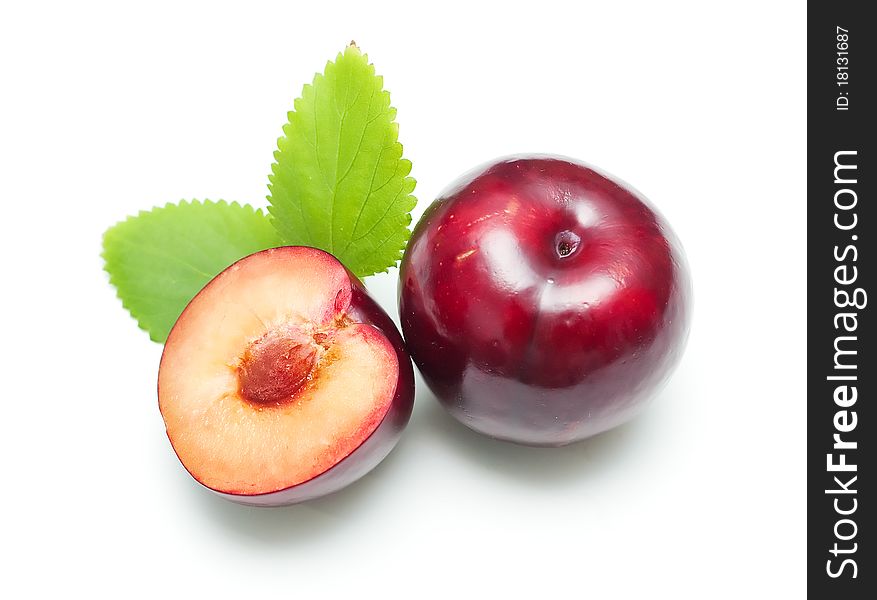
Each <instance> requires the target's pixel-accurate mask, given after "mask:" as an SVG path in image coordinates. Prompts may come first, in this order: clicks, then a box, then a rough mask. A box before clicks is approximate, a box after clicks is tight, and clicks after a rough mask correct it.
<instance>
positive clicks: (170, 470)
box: [0, 0, 806, 599]
mask: <svg viewBox="0 0 877 600" xmlns="http://www.w3.org/2000/svg"><path fill="white" fill-rule="evenodd" d="M10 4H11V3H10ZM245 4H246V8H245V7H244V6H245ZM421 4H422V7H418V3H415V2H400V3H386V2H385V3H381V2H371V1H365V0H362V1H359V2H325V3H323V2H309V3H293V2H286V3H278V4H275V5H256V3H240V5H239V6H237V7H234V8H232V7H225V6H220V5H219V4H217V3H205V4H203V5H196V4H183V3H179V2H174V3H170V4H168V5H163V4H162V3H157V2H152V3H148V4H144V6H143V7H141V8H132V7H123V6H121V4H118V5H117V4H110V3H108V4H106V5H97V4H90V3H69V4H64V5H61V4H60V3H59V4H58V5H48V4H42V3H28V4H27V5H26V8H21V7H13V6H10V5H7V4H4V6H3V8H0V57H2V58H0V88H2V89H0V202H2V212H0V244H2V264H3V284H2V290H3V291H2V296H0V303H2V324H3V325H2V332H3V335H2V340H3V343H2V345H0V358H2V363H0V364H2V389H3V399H2V406H3V408H2V415H3V417H2V419H3V420H2V435H0V444H2V453H0V456H2V459H0V460H2V494H0V498H2V500H0V502H2V510H0V520H2V523H0V525H2V532H0V537H2V539H3V547H4V548H5V550H6V552H7V554H6V556H5V557H4V558H3V559H2V569H0V570H2V572H3V576H2V579H0V596H4V597H8V598H13V597H15V598H18V597H76V596H78V595H82V594H83V593H85V592H87V593H88V596H89V597H121V596H122V595H123V593H124V592H126V590H127V593H128V594H133V595H135V596H137V597H140V596H143V597H183V596H184V594H192V595H196V596H197V597H211V596H213V597H238V598H240V597H248V598H256V597H259V595H260V594H273V595H275V596H281V597H301V598H305V597H312V598H335V597H338V598H340V597H347V596H353V597H363V596H364V597H367V598H371V597H376V598H381V597H383V598H411V597H417V598H420V597H424V598H431V597H441V598H470V597H473V598H474V597H483V598H500V597H528V598H548V597H562V598H578V597H581V598H585V597H588V598H639V597H644V596H646V595H648V597H673V598H711V599H712V598H734V599H738V598H798V597H803V590H804V576H805V567H804V558H805V547H804V541H805V501H804V482H805V468H804V444H805V432H804V429H805V391H804V377H803V376H804V363H805V361H804V359H805V348H804V341H805V329H804V315H805V304H806V301H805V299H806V295H805V286H804V284H805V263H804V259H805V231H804V229H805V186H804V176H805V172H804V168H805V97H804V93H805V14H804V10H803V9H804V3H803V2H764V1H762V0H759V1H758V2H736V3H733V4H725V5H719V4H714V3H705V2H638V3H631V2H605V1H601V2H566V3H558V2H551V1H547V0H540V1H538V2H528V3H521V4H517V3H513V2H501V3H487V2H479V3H476V2H471V1H470V2H464V3H454V2H448V1H444V2H440V3H430V4H426V3H421ZM22 5H24V3H22ZM296 5H298V6H296ZM351 39H355V40H356V42H357V43H358V45H359V46H360V47H361V48H363V49H364V51H366V52H367V53H368V54H369V57H370V58H371V60H372V61H374V63H375V64H376V65H377V68H378V71H379V72H380V73H381V74H383V75H384V76H385V84H386V86H387V88H388V89H389V90H390V91H391V93H392V99H393V104H394V105H395V106H397V107H398V109H399V112H398V120H399V123H400V125H401V136H400V139H401V141H402V142H403V144H404V145H405V154H406V156H407V157H408V158H410V159H411V160H412V161H413V162H414V171H413V175H414V176H415V177H416V178H417V180H418V186H417V190H416V192H415V194H416V195H417V196H418V197H419V198H420V204H419V206H418V208H417V212H416V214H415V218H416V217H417V216H419V214H420V212H421V211H422V210H423V209H424V208H425V207H426V206H427V204H428V203H429V201H430V200H431V199H432V198H433V197H434V196H435V195H436V194H437V193H438V192H439V191H440V190H441V188H443V187H444V186H445V185H446V184H447V183H449V182H450V181H451V180H453V179H454V178H455V177H457V176H458V175H459V174H460V173H461V172H464V171H466V170H468V169H469V168H470V167H472V166H474V165H477V164H479V163H481V162H484V161H485V160H488V159H491V158H493V157H495V156H499V155H504V154H509V153H514V152H552V153H560V154H566V155H570V156H574V157H577V158H580V159H582V160H585V161H588V162H590V163H592V164H595V165H597V166H599V167H601V168H603V169H605V170H607V171H609V172H610V173H614V174H615V175H617V176H619V177H621V178H623V179H625V180H626V181H628V182H630V183H631V184H633V185H634V186H635V187H637V188H638V189H639V190H641V191H642V192H643V193H644V194H646V195H647V196H648V197H649V198H651V200H652V201H653V202H654V203H655V204H656V205H657V206H658V207H659V208H660V210H661V211H662V212H663V213H664V214H665V216H666V217H667V218H668V219H669V221H670V222H671V223H672V224H673V226H674V228H675V229H676V231H677V233H678V234H679V236H680V237H681V239H682V240H683V243H684V245H685V247H686V249H687V252H688V256H689V260H690V263H691V267H692V272H693V278H694V284H695V294H696V302H695V314H694V321H693V329H692V335H691V339H690V344H689V346H688V350H687V353H686V355H685V357H684V359H683V362H682V364H681V365H680V367H679V369H678V371H677V372H676V375H675V376H674V378H673V379H672V381H671V383H670V384H669V385H668V387H667V388H666V389H665V390H664V392H663V393H661V395H660V396H659V397H658V398H657V399H656V400H655V401H654V402H653V403H652V405H651V406H650V408H649V409H648V410H647V412H646V413H645V414H643V415H642V416H641V417H640V418H639V419H637V420H636V421H635V422H633V423H632V424H630V425H629V426H625V427H623V428H621V429H619V430H616V431H613V432H611V433H608V434H606V435H604V436H601V437H599V438H597V439H595V440H593V441H590V442H585V443H582V444H579V445H575V446H572V447H566V448H562V449H530V448H523V447H516V446H513V445H509V444H505V443H500V442H495V441H491V440H488V439H486V438H482V437H479V436H477V435H476V434H474V433H471V432H469V431H468V430H466V429H464V428H463V427H462V426H459V425H457V423H456V422H455V421H452V420H451V419H450V418H449V417H447V416H446V415H445V414H444V412H443V411H442V410H441V409H440V408H439V407H438V405H437V403H436V402H435V401H434V399H433V398H432V397H431V395H430V393H429V392H428V391H427V390H426V389H425V388H424V386H422V385H420V386H419V388H418V394H417V404H416V407H415V412H414V416H413V419H412V421H411V424H410V426H409V427H408V429H407V430H406V434H405V436H404V437H403V439H402V441H401V442H400V444H399V445H398V446H397V447H396V449H395V451H394V452H393V453H392V454H391V456H390V457H389V458H388V459H387V460H386V461H385V462H384V463H383V464H382V465H381V466H380V467H378V468H377V469H376V470H375V471H374V472H372V473H371V474H370V475H369V476H367V477H366V478H365V479H364V480H362V481H361V482H359V483H358V484H355V485H354V486H352V487H350V488H348V489H346V490H344V491H342V492H340V493H338V494H336V495H334V496H332V497H328V498H325V499H323V500H320V501H316V502H313V503H309V504H305V505H300V506H294V507H288V508H283V509H275V510H270V509H269V510H266V509H253V508H245V507H241V506H237V505H235V504H231V503H228V502H226V501H224V500H221V499H219V498H216V497H213V496H212V495H210V494H209V493H208V492H206V491H205V490H204V489H202V488H201V487H200V486H199V485H197V484H196V483H195V482H194V481H193V480H191V479H190V478H189V476H188V475H187V474H186V473H185V472H184V470H183V469H182V467H181V466H180V465H179V463H178V462H177V459H176V458H175V456H174V453H173V452H172V450H171V447H170V445H169V443H168V441H167V438H166V437H165V434H164V428H163V424H162V420H161V416H160V414H159V412H158V408H157V404H156V395H155V382H156V372H157V366H158V359H159V355H160V351H161V348H160V347H159V346H158V345H157V344H153V343H151V342H150V341H149V340H148V338H147V335H146V334H145V333H143V332H142V331H139V330H138V329H137V328H136V326H135V324H134V322H133V321H132V320H131V319H130V317H129V316H128V315H127V313H125V312H124V310H123V309H122V307H121V305H120V303H119V302H118V300H117V299H116V298H115V296H114V291H113V290H112V289H111V287H110V286H109V284H108V283H107V278H106V276H105V274H104V273H103V272H102V271H101V267H102V263H101V261H100V259H99V252H100V240H101V233H102V232H103V230H104V229H105V228H107V227H108V226H110V225H112V224H113V223H114V222H116V221H117V220H120V219H123V218H124V217H125V216H126V215H129V214H132V213H136V212H137V211H138V210H140V209H148V208H150V207H152V206H153V205H156V204H164V203H165V202H168V201H177V200H179V199H183V198H186V199H192V198H211V199H219V198H224V199H228V200H238V201H245V202H251V203H253V204H255V205H257V206H264V205H265V200H264V198H265V195H266V187H265V185H266V181H267V173H268V171H269V164H270V163H271V160H272V151H273V150H274V148H275V144H276V139H277V137H278V136H279V135H280V127H281V125H282V124H283V123H284V121H285V119H286V111H287V110H288V109H290V108H291V107H292V101H293V99H294V98H295V97H296V96H297V95H298V94H299V92H300V91H301V85H302V84H303V83H305V82H306V81H309V80H310V79H311V78H312V76H313V74H314V72H315V71H317V70H322V68H323V66H324V64H325V61H326V60H327V59H329V58H332V57H334V55H335V54H336V53H337V52H338V51H339V50H341V49H342V48H343V47H344V45H345V44H347V43H348V42H349V41H350V40H351ZM396 277H397V273H396V272H395V271H393V272H392V273H390V274H389V275H386V276H380V277H376V278H373V279H372V280H370V281H368V285H369V287H370V288H371V289H372V290H373V291H374V293H375V295H376V296H377V298H378V299H379V301H380V302H381V303H382V304H383V305H384V307H385V308H387V310H388V311H390V312H391V314H394V315H395V313H396V307H395V286H396ZM418 383H419V382H418ZM9 592H13V593H11V594H10V593H9Z"/></svg>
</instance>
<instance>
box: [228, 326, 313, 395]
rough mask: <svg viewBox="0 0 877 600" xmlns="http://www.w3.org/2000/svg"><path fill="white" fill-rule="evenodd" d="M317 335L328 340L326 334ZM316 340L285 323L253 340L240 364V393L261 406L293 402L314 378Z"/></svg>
mask: <svg viewBox="0 0 877 600" xmlns="http://www.w3.org/2000/svg"><path fill="white" fill-rule="evenodd" d="M318 335H320V336H321V341H322V340H325V334H318ZM315 341H316V340H315V339H314V338H312V337H311V336H308V335H306V334H305V333H304V332H303V331H301V330H299V329H297V328H295V327H286V328H282V329H275V330H272V331H269V332H268V333H266V334H265V335H263V336H262V337H261V338H259V339H257V340H256V341H254V342H253V343H252V344H250V346H249V347H248V348H247V350H246V351H245V352H244V355H243V356H242V357H241V361H240V365H238V383H239V392H240V395H241V397H242V398H243V399H244V400H246V401H247V402H250V403H251V404H253V405H256V406H260V407H262V406H281V405H283V404H286V403H288V402H291V401H292V400H293V399H294V398H295V395H296V393H297V392H298V391H299V390H300V389H301V388H302V387H304V385H305V384H306V383H307V382H308V381H309V380H310V379H311V378H312V374H313V371H314V368H315V367H316V365H317V346H316V344H315V343H314V342H315Z"/></svg>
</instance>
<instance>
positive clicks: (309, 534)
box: [189, 439, 405, 546]
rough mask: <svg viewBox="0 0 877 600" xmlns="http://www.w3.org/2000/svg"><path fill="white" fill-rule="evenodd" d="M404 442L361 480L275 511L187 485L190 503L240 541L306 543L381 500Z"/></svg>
mask: <svg viewBox="0 0 877 600" xmlns="http://www.w3.org/2000/svg"><path fill="white" fill-rule="evenodd" d="M404 445H405V442H404V439H403V440H401V441H400V442H399V443H398V444H397V445H396V448H394V449H393V451H392V452H390V454H389V456H387V458H385V459H384V460H383V461H382V462H381V464H379V465H378V466H377V467H375V468H374V469H373V470H372V471H371V472H370V473H368V474H366V475H365V476H364V477H363V478H362V479H360V480H359V481H356V482H354V483H353V484H351V485H349V486H347V487H346V488H344V489H342V490H339V491H337V492H335V493H334V494H329V495H328V496H324V497H322V498H316V499H314V500H308V501H307V502H302V503H300V504H293V505H291V506H279V507H254V506H243V505H241V504H236V503H234V502H231V501H229V500H226V499H224V498H221V497H219V496H217V495H216V494H213V493H212V492H210V491H209V490H207V489H206V488H203V487H201V486H197V485H196V486H189V487H190V488H191V490H192V491H191V493H192V495H193V496H194V498H193V500H192V502H193V504H194V505H195V507H196V509H197V510H198V511H199V512H200V513H201V514H206V515H207V517H208V518H210V519H212V520H214V521H216V522H218V523H221V524H222V525H223V526H224V527H225V528H226V530H227V531H228V533H229V534H230V535H231V536H233V537H236V538H239V539H240V540H241V541H242V542H253V541H255V542H257V543H262V544H266V545H283V546H289V545H290V544H307V543H308V542H309V540H311V539H312V538H313V537H315V536H323V535H329V534H331V533H332V532H333V531H336V530H338V529H339V528H340V527H342V526H343V523H345V522H348V523H349V522H350V518H349V516H348V515H349V514H350V513H352V512H353V511H358V512H361V511H362V509H363V505H364V504H368V503H369V502H375V503H376V502H378V501H379V500H380V496H381V493H380V488H381V487H382V486H386V485H388V482H387V481H385V480H386V479H389V478H391V477H396V476H398V473H394V471H395V470H396V468H395V467H396V466H397V465H396V464H395V463H396V462H397V460H398V455H399V452H400V450H401V451H404Z"/></svg>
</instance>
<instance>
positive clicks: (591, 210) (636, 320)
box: [399, 155, 691, 446]
mask: <svg viewBox="0 0 877 600" xmlns="http://www.w3.org/2000/svg"><path fill="white" fill-rule="evenodd" d="M399 285H400V305H399V307H400V308H399V313H400V317H401V320H402V331H403V333H404V335H405V340H406V342H407V343H408V351H409V352H410V353H411V356H412V358H413V359H414V362H415V364H417V366H418V368H419V369H420V371H421V373H422V374H423V378H424V380H425V381H426V383H427V384H428V385H429V386H430V388H431V389H432V391H433V392H434V393H435V395H436V396H437V397H438V399H439V401H441V403H442V404H443V405H444V406H445V408H447V409H448V411H449V412H450V413H451V415H453V416H454V417H456V418H457V419H458V420H459V421H461V422H462V423H464V424H465V425H467V426H469V427H470V428H472V429H474V430H476V431H479V432H481V433H485V434H487V435H489V436H492V437H495V438H499V439H503V440H508V441H512V442H518V443H522V444H529V445H538V446H558V445H563V444H568V443H570V442H575V441H578V440H581V439H584V438H587V437H589V436H592V435H595V434H597V433H600V432H602V431H605V430H607V429H609V428H612V427H615V426H616V425H619V424H621V423H623V422H625V421H626V420H628V419H630V418H631V417H632V416H633V415H635V414H636V413H637V411H638V410H639V409H640V408H641V407H642V405H643V403H644V402H645V401H646V400H647V399H648V398H650V397H651V396H653V395H654V393H655V392H656V391H657V389H658V388H659V387H660V386H661V385H662V384H663V383H664V382H665V381H666V380H667V378H668V376H669V375H670V373H671V371H672V370H673V368H674V367H675V365H676V363H677V362H678V361H679V358H680V356H681V354H682V351H683V348H684V346H685V341H686V338H687V334H688V322H689V318H690V306H691V284H690V279H689V275H688V268H687V266H686V262H685V258H684V255H683V252H682V247H681V245H680V244H679V241H678V239H677V238H676V236H675V235H674V234H673V232H672V230H671V229H670V226H669V224H668V223H667V222H666V220H664V219H663V217H661V215H660V214H658V212H657V211H656V210H655V209H654V208H652V207H651V206H650V205H649V204H648V202H647V201H646V200H645V199H644V198H643V197H642V196H641V195H640V194H638V193H637V192H636V191H634V190H633V189H631V188H630V187H628V186H626V185H625V184H624V183H622V182H620V181H617V180H615V179H613V178H612V177H610V176H608V175H606V174H604V173H601V172H599V171H597V170H596V169H594V168H592V167H589V166H588V165H585V164H583V163H580V162H577V161H574V160H571V159H565V158H558V157H548V156H538V155H537V156H519V157H512V158H507V159H502V160H499V161H496V162H494V163H491V164H489V165H488V166H486V167H483V168H481V169H478V170H476V171H473V172H472V173H470V174H468V175H466V176H464V177H463V178H462V179H461V180H459V181H458V182H456V183H455V184H453V185H452V186H451V187H450V188H449V189H448V190H446V191H445V192H444V193H443V194H441V195H440V197H439V198H438V199H437V200H436V201H435V202H434V203H433V204H432V205H431V206H430V207H429V208H428V209H427V211H426V213H425V214H424V215H423V217H422V218H421V220H420V222H419V223H418V224H417V226H416V227H415V229H414V232H413V234H412V236H411V240H410V242H409V243H408V248H407V249H406V251H405V256H404V258H403V260H402V265H401V269H400V284H399Z"/></svg>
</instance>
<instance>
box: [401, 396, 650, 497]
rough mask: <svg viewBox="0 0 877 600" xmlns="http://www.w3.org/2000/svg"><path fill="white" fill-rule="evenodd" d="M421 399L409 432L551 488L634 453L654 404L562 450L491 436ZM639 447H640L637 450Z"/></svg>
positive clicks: (490, 467)
mask: <svg viewBox="0 0 877 600" xmlns="http://www.w3.org/2000/svg"><path fill="white" fill-rule="evenodd" d="M422 396H425V397H423V398H422V399H421V398H418V402H420V404H421V406H420V408H421V414H420V415H418V418H417V419H416V420H415V422H414V423H413V425H414V426H415V427H416V428H417V429H422V430H423V431H412V432H410V435H412V436H419V435H424V436H428V435H432V436H438V437H441V438H443V441H444V445H445V446H447V447H448V448H449V449H450V450H451V451H453V452H456V453H458V454H460V455H462V456H463V457H464V458H465V459H467V460H469V461H471V462H473V463H475V464H479V465H480V466H481V467H483V468H484V469H485V470H487V471H490V472H491V473H492V474H497V475H501V476H504V477H509V478H513V479H517V480H520V481H523V482H525V483H528V484H533V485H540V486H546V485H547V486H550V485H564V484H571V483H574V482H575V481H578V480H580V479H582V478H588V477H592V476H595V475H596V474H597V472H598V471H602V470H604V469H609V468H612V465H615V464H617V463H620V462H624V461H626V460H630V459H632V458H633V457H634V455H635V453H636V452H637V451H639V452H641V451H642V444H641V443H639V442H638V440H641V439H642V438H643V437H645V436H644V434H645V432H646V431H647V430H648V429H649V428H650V425H651V421H652V419H651V418H650V417H651V416H652V412H653V411H652V410H651V407H647V408H646V409H645V410H644V411H643V413H642V414H640V415H638V416H637V417H636V418H634V419H633V420H632V421H630V422H628V423H625V424H624V425H621V426H619V427H616V428H614V429H611V430H609V431H607V432H605V433H602V434H599V435H597V436H594V437H592V438H589V439H587V440H583V441H581V442H577V443H574V444H570V445H568V446H561V447H559V448H538V447H531V446H521V445H519V444H514V443H511V442H505V441H500V440H495V439H492V438H489V437H487V436H485V435H482V434H480V433H477V432H475V431H473V430H471V429H469V428H468V427H466V426H465V425H463V424H462V423H459V422H458V421H457V420H456V419H454V418H453V417H451V416H450V415H449V414H448V413H447V412H446V411H445V409H444V408H442V406H441V405H440V404H439V402H438V400H436V399H435V398H434V397H431V394H423V395H422ZM635 447H636V448H635Z"/></svg>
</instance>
